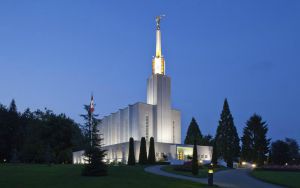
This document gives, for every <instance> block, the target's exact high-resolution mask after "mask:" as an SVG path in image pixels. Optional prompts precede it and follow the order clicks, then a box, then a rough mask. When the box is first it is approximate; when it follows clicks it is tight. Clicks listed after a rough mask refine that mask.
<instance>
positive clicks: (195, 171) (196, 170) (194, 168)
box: [192, 140, 199, 175]
mask: <svg viewBox="0 0 300 188" xmlns="http://www.w3.org/2000/svg"><path fill="white" fill-rule="evenodd" d="M192 173H193V175H198V173H199V168H198V152H197V141H196V140H195V141H194V148H193V159H192Z"/></svg>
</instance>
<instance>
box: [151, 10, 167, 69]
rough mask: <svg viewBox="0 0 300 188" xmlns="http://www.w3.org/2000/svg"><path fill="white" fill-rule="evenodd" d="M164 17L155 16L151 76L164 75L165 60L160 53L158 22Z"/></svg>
mask: <svg viewBox="0 0 300 188" xmlns="http://www.w3.org/2000/svg"><path fill="white" fill-rule="evenodd" d="M162 17H164V15H160V16H156V18H155V21H156V51H155V57H154V58H153V60H152V73H153V74H165V60H164V58H163V56H162V52H161V31H160V20H161V19H162Z"/></svg>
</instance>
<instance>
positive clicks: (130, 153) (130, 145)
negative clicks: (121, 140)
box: [127, 137, 135, 166]
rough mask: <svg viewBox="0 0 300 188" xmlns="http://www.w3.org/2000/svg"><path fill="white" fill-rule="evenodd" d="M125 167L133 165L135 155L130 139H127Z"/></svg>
mask: <svg viewBox="0 0 300 188" xmlns="http://www.w3.org/2000/svg"><path fill="white" fill-rule="evenodd" d="M127 165H131V166H133V165H135V155H134V140H133V138H132V137H130V139H129V154H128V161H127Z"/></svg>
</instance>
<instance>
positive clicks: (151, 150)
mask: <svg viewBox="0 0 300 188" xmlns="http://www.w3.org/2000/svg"><path fill="white" fill-rule="evenodd" d="M148 163H149V164H155V148H154V138H153V137H151V138H150V146H149V154H148Z"/></svg>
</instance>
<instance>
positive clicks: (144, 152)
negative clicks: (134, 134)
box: [139, 137, 147, 164]
mask: <svg viewBox="0 0 300 188" xmlns="http://www.w3.org/2000/svg"><path fill="white" fill-rule="evenodd" d="M139 164H147V149H146V139H145V137H142V138H141V145H140V155H139Z"/></svg>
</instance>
